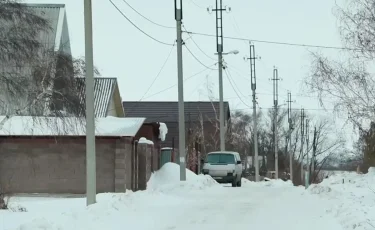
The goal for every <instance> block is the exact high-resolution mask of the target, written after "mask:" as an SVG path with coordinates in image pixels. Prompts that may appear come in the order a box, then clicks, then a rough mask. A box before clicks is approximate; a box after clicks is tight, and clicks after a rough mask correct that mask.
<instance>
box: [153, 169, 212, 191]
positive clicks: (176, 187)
mask: <svg viewBox="0 0 375 230" xmlns="http://www.w3.org/2000/svg"><path fill="white" fill-rule="evenodd" d="M215 185H218V183H217V182H216V181H215V180H214V179H212V177H210V176H208V175H196V174H195V173H193V172H192V171H190V170H189V169H186V181H180V166H179V165H178V164H176V163H171V162H169V163H166V164H164V165H163V167H162V168H161V169H160V170H158V171H156V172H155V173H153V174H152V175H151V178H150V180H149V181H148V182H147V190H151V191H160V192H176V191H186V190H190V191H193V190H197V189H198V190H202V189H205V188H209V187H212V186H215Z"/></svg>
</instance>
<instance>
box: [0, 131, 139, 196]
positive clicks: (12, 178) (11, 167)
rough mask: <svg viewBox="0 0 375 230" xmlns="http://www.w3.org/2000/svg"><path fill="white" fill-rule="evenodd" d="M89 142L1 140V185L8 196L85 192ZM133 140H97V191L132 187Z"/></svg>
mask: <svg viewBox="0 0 375 230" xmlns="http://www.w3.org/2000/svg"><path fill="white" fill-rule="evenodd" d="M85 145H86V141H85V138H84V137H83V138H82V137H77V138H57V139H55V138H39V137H33V138H29V137H27V138H5V137H1V138H0V185H2V186H3V187H4V189H5V190H6V191H7V192H9V193H75V194H84V193H85V192H86V146H85ZM131 154H132V144H131V138H122V139H120V138H97V139H96V158H97V192H98V193H100V192H115V191H116V192H124V191H125V188H128V187H130V185H131V182H130V179H131V175H130V174H131V162H130V161H129V160H128V159H130V157H131Z"/></svg>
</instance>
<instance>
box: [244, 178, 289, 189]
mask: <svg viewBox="0 0 375 230" xmlns="http://www.w3.org/2000/svg"><path fill="white" fill-rule="evenodd" d="M241 182H242V185H243V186H246V187H248V186H253V187H275V188H282V187H292V186H293V184H292V183H291V182H290V181H289V180H288V181H283V180H281V179H278V180H274V179H269V180H268V181H259V182H254V181H249V180H248V179H245V178H242V181H241Z"/></svg>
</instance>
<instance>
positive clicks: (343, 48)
mask: <svg viewBox="0 0 375 230" xmlns="http://www.w3.org/2000/svg"><path fill="white" fill-rule="evenodd" d="M183 32H185V33H188V34H194V35H199V36H205V37H216V35H213V34H206V33H200V32H192V31H186V30H185V31H183ZM223 38H226V39H230V40H238V41H249V42H259V43H267V44H275V45H287V46H299V47H312V48H323V49H337V50H351V51H362V50H361V49H353V48H346V47H338V46H323V45H310V44H302V43H290V42H277V41H267V40H258V39H250V38H242V37H232V36H223Z"/></svg>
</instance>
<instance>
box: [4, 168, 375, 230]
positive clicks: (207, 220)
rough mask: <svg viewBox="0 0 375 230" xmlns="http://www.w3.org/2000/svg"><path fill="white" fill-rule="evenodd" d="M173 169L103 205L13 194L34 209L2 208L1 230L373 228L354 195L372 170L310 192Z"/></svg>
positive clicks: (101, 198) (102, 197) (108, 197)
mask: <svg viewBox="0 0 375 230" xmlns="http://www.w3.org/2000/svg"><path fill="white" fill-rule="evenodd" d="M168 167H169V168H168ZM168 167H167V168H164V167H163V169H162V170H160V171H159V172H157V173H155V174H154V175H153V176H152V178H151V179H150V181H149V183H148V189H147V190H146V191H140V192H134V193H133V192H130V191H128V192H126V193H125V194H99V195H98V196H97V200H98V203H97V204H95V205H93V206H90V207H88V208H86V207H85V199H83V198H76V199H73V198H48V199H46V198H32V199H30V198H19V197H17V198H13V201H12V202H11V206H12V207H15V206H17V205H20V206H22V207H24V208H26V209H27V212H22V213H20V212H9V211H0V230H13V229H18V230H38V229H46V230H47V229H48V230H103V229H106V230H112V229H113V230H117V229H118V230H120V229H121V230H123V229H137V230H191V229H204V230H224V229H225V230H228V229H231V230H235V229H241V230H243V229H262V230H275V229H280V230H284V229H288V230H294V229H298V230H300V229H303V230H313V229H314V230H315V229H319V230H326V229H327V230H349V229H353V226H356V230H369V229H371V228H369V226H372V223H374V221H375V220H372V219H371V214H370V213H371V212H370V211H371V210H370V209H371V207H370V206H371V205H372V204H373V203H371V202H370V201H367V203H363V202H362V200H360V201H361V205H362V206H363V207H364V206H365V204H366V205H367V204H368V205H370V206H368V208H367V209H363V210H366V211H362V209H359V206H358V207H357V206H356V207H357V208H356V209H355V210H353V209H351V208H350V206H355V204H356V203H358V202H359V201H358V199H359V198H360V197H359V196H356V197H355V198H356V200H351V199H352V198H353V196H352V195H350V194H357V193H358V191H361V193H358V194H365V192H366V191H367V190H366V188H364V189H362V187H363V186H362V185H361V183H362V181H366V183H368V182H367V179H366V178H369V179H371V178H373V177H370V176H369V177H365V176H363V177H358V176H356V175H354V174H353V177H352V178H351V179H350V183H348V184H345V187H343V186H342V185H340V184H338V183H337V181H339V182H340V181H342V179H341V178H337V181H336V180H334V179H332V181H331V182H330V181H328V182H327V183H325V185H324V186H321V185H316V186H315V187H314V186H312V188H313V189H309V190H305V189H304V188H302V187H293V186H291V185H290V184H288V183H285V182H282V181H271V182H259V183H254V182H249V181H247V180H243V183H242V187H240V188H232V187H231V186H225V185H219V184H217V183H216V182H215V181H213V179H212V178H210V177H208V176H203V175H200V176H197V175H195V174H193V173H192V172H188V173H187V174H188V175H187V176H188V180H187V181H186V182H179V179H178V177H179V176H178V172H179V168H178V166H176V165H169V166H168ZM345 177H346V178H347V177H349V175H346V176H345ZM371 181H373V179H371ZM352 184H353V186H352ZM329 186H331V187H332V188H334V190H332V189H331V188H330V187H329ZM333 186H334V187H333ZM351 186H352V187H351ZM336 187H337V189H336ZM353 189H357V190H358V189H361V190H358V191H357V190H353ZM346 191H347V192H346ZM345 194H348V195H345ZM366 194H371V193H366ZM349 195H350V196H349ZM363 196H364V195H363ZM367 196H368V195H366V197H367ZM332 197H334V198H332ZM353 199H354V198H353ZM362 206H361V207H362ZM342 207H345V210H343V209H342ZM366 207H367V206H366ZM372 207H373V206H372ZM344 211H345V212H344ZM341 213H344V214H345V215H344V216H345V220H344V219H343V218H344V216H343V215H341ZM366 213H369V214H368V215H367V214H366ZM366 215H367V217H366ZM360 216H363V218H359V217H360ZM365 217H366V218H365ZM365 222H366V223H365ZM349 223H350V224H349Z"/></svg>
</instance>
